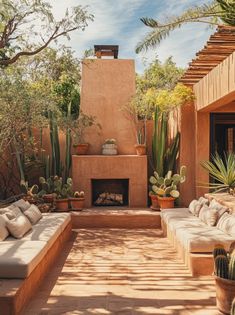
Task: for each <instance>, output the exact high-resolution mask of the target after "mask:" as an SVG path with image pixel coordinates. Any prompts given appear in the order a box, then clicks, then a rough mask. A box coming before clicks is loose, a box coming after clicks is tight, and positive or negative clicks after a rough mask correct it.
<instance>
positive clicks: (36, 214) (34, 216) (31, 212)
mask: <svg viewBox="0 0 235 315" xmlns="http://www.w3.org/2000/svg"><path fill="white" fill-rule="evenodd" d="M24 215H25V216H26V217H27V218H28V219H29V221H30V222H31V224H35V223H37V222H38V221H39V220H40V219H41V218H42V213H41V211H40V210H39V209H38V207H37V206H36V205H31V206H30V207H29V208H28V209H27V210H26V211H25V212H24Z"/></svg>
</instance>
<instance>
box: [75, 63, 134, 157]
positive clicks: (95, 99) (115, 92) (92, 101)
mask: <svg viewBox="0 0 235 315" xmlns="http://www.w3.org/2000/svg"><path fill="white" fill-rule="evenodd" d="M134 94H135V65H134V60H120V59H97V60H96V59H94V60H93V59H92V60H85V61H84V62H83V66H82V89H81V109H82V110H83V111H84V112H85V113H86V114H89V115H94V116H96V117H97V121H98V122H99V123H100V124H101V126H102V130H101V132H100V134H98V133H97V129H96V128H93V127H92V128H90V129H89V130H87V131H86V135H85V136H86V137H85V139H86V141H87V142H89V143H90V149H89V154H100V153H101V146H102V144H103V143H104V141H105V139H107V138H115V139H116V140H117V143H118V152H119V154H135V149H134V145H135V143H136V136H135V130H134V126H133V123H132V121H131V120H130V119H129V118H128V115H127V112H125V110H123V108H124V106H125V105H126V104H127V103H128V102H129V101H130V99H131V97H132V96H133V95H134Z"/></svg>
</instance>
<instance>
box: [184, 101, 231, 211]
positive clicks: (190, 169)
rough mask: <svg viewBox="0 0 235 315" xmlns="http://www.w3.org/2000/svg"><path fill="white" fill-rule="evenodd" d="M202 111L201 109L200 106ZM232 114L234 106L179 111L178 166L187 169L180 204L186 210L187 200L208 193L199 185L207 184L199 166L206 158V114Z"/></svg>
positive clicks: (205, 174) (207, 137) (207, 149)
mask: <svg viewBox="0 0 235 315" xmlns="http://www.w3.org/2000/svg"><path fill="white" fill-rule="evenodd" d="M201 107H202V108H203V106H201ZM223 112H224V113H229V112H231V113H234V112H235V103H234V102H231V103H230V104H224V103H223V100H222V99H221V103H220V107H217V108H216V109H214V107H213V106H212V107H211V108H210V107H207V110H206V111H205V109H203V110H200V111H196V109H195V104H191V105H190V106H188V105H186V106H184V107H183V108H182V110H181V124H180V125H181V127H180V128H181V148H180V165H186V166H187V181H186V183H185V184H183V185H182V186H181V189H180V190H181V201H182V204H184V205H185V206H188V204H189V203H190V201H191V200H193V199H194V198H196V197H200V196H202V195H204V194H205V193H206V192H208V189H205V188H201V187H200V185H201V183H202V182H203V183H207V182H208V181H209V176H208V173H207V172H206V171H205V170H203V168H202V167H201V165H200V163H201V161H204V160H209V158H210V113H223Z"/></svg>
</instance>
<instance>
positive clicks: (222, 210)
mask: <svg viewBox="0 0 235 315" xmlns="http://www.w3.org/2000/svg"><path fill="white" fill-rule="evenodd" d="M209 207H210V208H213V209H216V210H217V211H218V219H219V218H220V217H221V216H222V215H223V214H224V213H225V212H229V208H228V207H226V206H223V205H221V204H220V203H219V202H217V201H216V200H215V199H212V201H211V202H210V204H209Z"/></svg>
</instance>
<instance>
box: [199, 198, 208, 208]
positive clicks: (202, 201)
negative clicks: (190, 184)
mask: <svg viewBox="0 0 235 315" xmlns="http://www.w3.org/2000/svg"><path fill="white" fill-rule="evenodd" d="M198 201H199V202H200V204H202V205H207V206H208V205H209V199H207V198H204V197H200V198H199V199H198Z"/></svg>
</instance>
